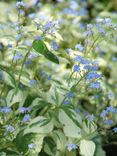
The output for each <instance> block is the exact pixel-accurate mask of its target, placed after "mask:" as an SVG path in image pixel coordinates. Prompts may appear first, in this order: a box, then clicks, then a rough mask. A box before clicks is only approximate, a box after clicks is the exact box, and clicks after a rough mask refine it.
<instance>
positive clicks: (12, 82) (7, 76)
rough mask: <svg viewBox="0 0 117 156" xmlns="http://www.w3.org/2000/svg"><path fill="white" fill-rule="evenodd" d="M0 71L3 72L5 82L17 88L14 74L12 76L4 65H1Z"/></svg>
mask: <svg viewBox="0 0 117 156" xmlns="http://www.w3.org/2000/svg"><path fill="white" fill-rule="evenodd" d="M0 69H1V70H2V71H3V77H4V81H5V82H6V83H7V84H8V85H10V86H12V87H15V86H16V81H15V78H14V76H13V74H11V73H10V72H9V71H8V69H7V68H5V67H3V66H2V65H0Z"/></svg>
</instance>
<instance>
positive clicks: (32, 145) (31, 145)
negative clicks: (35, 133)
mask: <svg viewBox="0 0 117 156" xmlns="http://www.w3.org/2000/svg"><path fill="white" fill-rule="evenodd" d="M35 147H36V144H34V143H31V144H28V149H34V148H35Z"/></svg>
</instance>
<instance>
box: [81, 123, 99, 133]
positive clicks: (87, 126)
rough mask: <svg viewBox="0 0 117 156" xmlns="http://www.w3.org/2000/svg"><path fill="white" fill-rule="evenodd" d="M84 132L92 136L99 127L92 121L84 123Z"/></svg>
mask: <svg viewBox="0 0 117 156" xmlns="http://www.w3.org/2000/svg"><path fill="white" fill-rule="evenodd" d="M82 126H83V130H84V131H85V132H86V133H87V134H91V133H93V132H95V131H96V130H97V126H96V124H95V123H94V122H91V121H89V120H88V121H84V122H83V125H82Z"/></svg>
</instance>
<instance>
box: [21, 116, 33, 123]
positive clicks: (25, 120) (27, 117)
mask: <svg viewBox="0 0 117 156" xmlns="http://www.w3.org/2000/svg"><path fill="white" fill-rule="evenodd" d="M30 118H31V117H30V115H29V114H26V115H24V118H23V120H22V122H24V123H25V122H29V121H30Z"/></svg>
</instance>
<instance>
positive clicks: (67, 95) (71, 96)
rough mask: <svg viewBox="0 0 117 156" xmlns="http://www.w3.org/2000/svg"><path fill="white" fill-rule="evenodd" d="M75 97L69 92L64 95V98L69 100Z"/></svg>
mask: <svg viewBox="0 0 117 156" xmlns="http://www.w3.org/2000/svg"><path fill="white" fill-rule="evenodd" d="M74 96H75V95H74V93H72V92H69V93H67V94H66V96H65V97H66V98H68V99H70V98H73V97H74Z"/></svg>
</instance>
